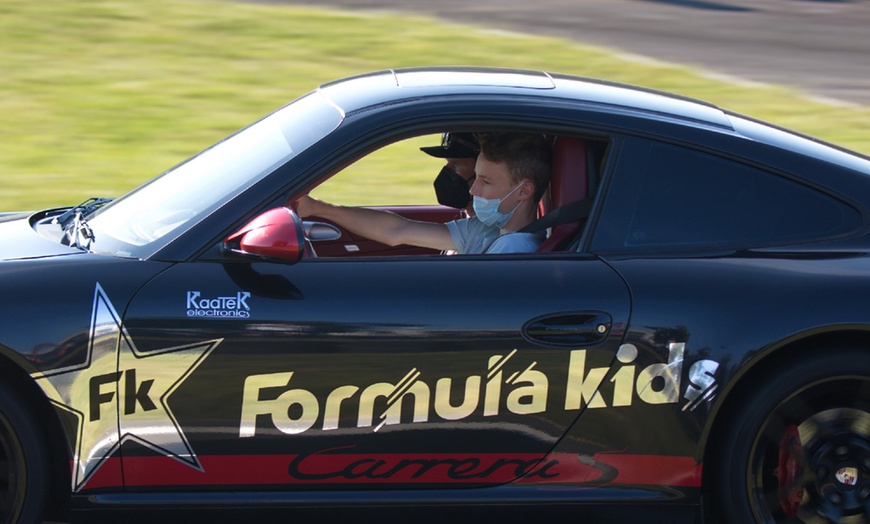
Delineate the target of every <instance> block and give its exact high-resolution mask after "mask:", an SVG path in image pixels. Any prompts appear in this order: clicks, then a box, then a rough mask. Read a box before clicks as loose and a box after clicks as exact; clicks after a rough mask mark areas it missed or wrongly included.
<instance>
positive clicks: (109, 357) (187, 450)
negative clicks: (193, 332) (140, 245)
mask: <svg viewBox="0 0 870 524" xmlns="http://www.w3.org/2000/svg"><path fill="white" fill-rule="evenodd" d="M221 340H222V339H217V340H210V341H206V342H199V343H196V344H189V345H184V346H177V347H171V348H165V349H159V350H156V351H149V352H147V353H141V352H139V350H137V349H136V345H135V344H134V343H133V340H132V339H131V338H130V336H129V334H128V333H127V331H126V330H125V329H124V327H123V325H122V324H121V317H120V316H119V315H118V313H117V311H115V308H114V306H112V303H111V301H110V300H109V298H108V297H107V296H106V293H105V292H104V291H103V288H102V287H101V286H100V284H99V283H98V284H97V285H96V288H95V290H94V303H93V310H92V313H91V327H90V338H89V340H88V357H87V360H86V361H85V362H84V363H83V364H78V365H75V366H69V367H66V368H62V369H57V370H52V371H48V372H45V373H35V374H34V375H33V378H34V379H36V382H37V383H38V384H39V385H40V387H42V389H43V391H45V393H46V395H47V396H48V398H49V399H50V400H51V402H52V403H53V404H54V405H55V406H57V407H58V408H60V409H63V410H65V411H68V412H70V413H72V414H73V415H75V417H76V418H77V419H78V431H77V436H76V444H75V446H76V447H75V450H74V456H73V462H74V464H73V466H74V467H73V473H72V487H73V491H79V490H80V489H81V488H82V486H84V484H85V483H86V482H87V481H88V479H89V478H91V476H92V475H93V474H94V472H95V471H97V469H99V467H100V466H101V465H102V464H103V463H104V462H105V460H106V459H108V458H109V457H110V456H111V455H112V454H113V453H114V452H115V451H117V450H118V448H119V447H120V446H121V444H122V443H123V442H124V441H126V440H135V441H137V442H139V443H140V444H143V445H145V446H147V447H149V448H151V449H153V450H155V451H157V452H159V453H162V454H164V455H166V456H169V457H172V458H174V459H176V460H178V461H180V462H182V463H184V464H187V465H189V466H191V467H194V468H197V469H201V468H200V464H199V461H198V460H197V458H196V454H195V453H194V452H193V450H192V449H191V447H190V443H189V442H188V441H187V437H185V436H184V431H183V430H182V429H181V426H180V425H179V424H178V421H177V420H176V419H175V416H174V415H173V414H172V410H171V409H170V408H169V404H168V399H169V396H170V395H172V392H173V391H175V390H176V389H177V388H178V386H180V385H181V383H182V382H184V380H185V379H186V378H187V377H188V376H190V374H191V373H192V372H193V371H194V370H195V369H196V368H197V366H199V365H200V364H201V363H202V362H203V360H205V358H206V357H207V356H208V354H209V353H210V352H211V351H212V350H213V349H214V348H215V347H216V346H217V345H218V344H220V342H221Z"/></svg>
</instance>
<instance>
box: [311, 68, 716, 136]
mask: <svg viewBox="0 0 870 524" xmlns="http://www.w3.org/2000/svg"><path fill="white" fill-rule="evenodd" d="M319 91H320V92H321V94H323V95H324V96H325V97H326V98H328V99H329V100H330V101H331V102H332V103H333V104H335V105H336V106H338V107H339V108H341V109H342V110H343V111H344V112H345V113H346V114H351V113H354V112H357V111H362V110H365V109H368V108H371V107H376V106H380V105H385V104H391V103H396V102H400V101H403V100H411V99H421V98H427V97H439V96H450V95H454V96H475V95H479V96H499V95H502V96H531V97H537V98H541V97H544V98H553V99H566V100H572V101H574V102H577V103H588V104H589V105H590V106H595V107H598V108H610V109H612V110H621V111H629V112H632V113H647V114H654V115H656V117H657V118H663V117H664V118H668V117H669V118H673V119H678V120H688V121H692V122H700V123H704V124H707V125H710V126H714V127H719V128H723V129H728V130H732V129H733V128H732V126H731V122H730V120H729V119H728V117H727V116H726V114H725V112H724V111H722V110H721V109H719V108H718V107H716V106H714V105H712V104H709V103H707V102H703V101H700V100H694V99H691V98H687V97H681V96H678V95H674V94H671V93H666V92H662V91H655V90H652V89H647V88H642V87H637V86H630V85H626V84H619V83H615V82H606V81H602V80H597V79H592V78H583V77H578V76H571V75H566V74H553V73H548V72H544V71H530V70H522V69H503V68H489V67H429V68H407V69H391V70H384V71H376V72H372V73H367V74H364V75H358V76H352V77H348V78H344V79H340V80H336V81H333V82H329V83H326V84H324V85H322V86H321V87H320V88H319Z"/></svg>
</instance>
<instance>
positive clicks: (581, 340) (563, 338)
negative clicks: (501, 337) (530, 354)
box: [523, 311, 613, 346]
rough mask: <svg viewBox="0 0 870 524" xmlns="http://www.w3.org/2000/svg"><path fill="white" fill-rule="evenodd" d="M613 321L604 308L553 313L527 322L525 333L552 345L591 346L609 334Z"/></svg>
mask: <svg viewBox="0 0 870 524" xmlns="http://www.w3.org/2000/svg"><path fill="white" fill-rule="evenodd" d="M612 323H613V319H612V318H611V317H610V315H609V314H607V313H604V312H603V311H569V312H562V313H551V314H549V315H544V316H541V317H537V318H533V319H532V320H529V321H528V322H526V324H525V325H524V326H523V336H524V337H525V338H526V340H529V341H531V342H535V343H542V344H547V345H551V346H552V345H555V346H590V345H595V344H598V343H600V342H602V341H604V339H606V338H607V334H608V333H610V327H611V325H612Z"/></svg>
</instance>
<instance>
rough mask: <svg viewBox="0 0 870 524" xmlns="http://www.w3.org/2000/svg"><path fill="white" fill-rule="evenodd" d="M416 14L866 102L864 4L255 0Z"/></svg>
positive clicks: (869, 45)
mask: <svg viewBox="0 0 870 524" xmlns="http://www.w3.org/2000/svg"><path fill="white" fill-rule="evenodd" d="M259 1H265V2H286V3H296V4H309V5H317V6H335V7H345V8H348V9H365V10H391V11H405V12H411V13H424V14H429V15H433V16H437V17H440V18H443V19H445V20H450V21H460V22H465V23H473V24H477V25H488V26H493V27H497V28H502V29H506V30H513V31H521V32H525V33H536V34H544V35H548V36H558V37H565V38H571V39H575V40H578V41H581V42H586V43H590V44H594V45H601V46H606V47H610V48H615V49H619V50H621V51H623V52H626V53H631V54H637V55H643V56H647V57H650V58H655V59H658V60H663V61H668V62H674V63H681V64H688V65H692V66H695V67H700V68H703V69H705V70H708V71H711V72H715V73H720V74H725V75H729V76H733V77H738V78H741V79H745V80H750V81H754V82H762V83H771V84H782V85H787V86H792V87H795V88H797V89H800V90H802V91H805V92H807V93H808V94H811V95H813V96H817V97H820V98H828V99H832V100H837V101H841V102H843V103H851V104H863V105H870V0H437V1H436V0H259Z"/></svg>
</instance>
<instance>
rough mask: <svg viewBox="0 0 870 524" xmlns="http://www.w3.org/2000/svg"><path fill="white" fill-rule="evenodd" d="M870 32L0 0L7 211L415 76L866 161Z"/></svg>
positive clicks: (683, 2) (649, 5)
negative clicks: (439, 68) (668, 96)
mask: <svg viewBox="0 0 870 524" xmlns="http://www.w3.org/2000/svg"><path fill="white" fill-rule="evenodd" d="M868 27H870V1H868V0H851V1H850V0H734V1H729V0H535V1H529V0H522V1H518V0H478V1H475V2H462V1H459V0H441V1H439V2H437V3H436V2H432V1H431V0H428V1H424V0H385V1H377V0H368V1H364V0H317V1H309V2H305V1H286V0H260V1H250V0H246V1H242V0H239V1H234V0H149V1H148V2H141V1H138V0H112V1H106V0H77V1H76V2H68V1H66V0H40V1H39V2H32V1H31V0H0V51H2V53H0V209H2V210H25V209H37V208H45V207H52V206H61V205H71V204H76V203H78V202H80V201H82V200H84V199H86V198H88V197H92V196H109V197H111V196H120V195H121V194H123V193H125V192H126V191H129V190H130V189H132V188H134V187H135V186H137V185H139V184H141V183H142V182H144V181H146V180H148V179H150V178H152V177H154V176H155V175H157V174H159V173H161V172H162V171H164V170H166V169H168V168H170V167H172V166H173V165H175V164H177V163H178V162H181V161H183V160H184V159H186V158H187V157H189V156H191V155H193V154H195V153H196V152H198V151H200V150H202V149H204V148H206V147H208V146H209V145H211V144H212V143H214V142H216V141H218V140H220V139H222V138H224V137H225V136H227V135H228V134H230V133H232V132H234V131H236V130H238V129H240V128H242V127H244V126H245V125H247V124H248V123H250V122H252V121H254V120H256V119H259V118H260V117H262V116H264V115H265V114H267V113H269V112H271V111H272V110H274V109H276V108H278V107H280V106H282V105H284V104H286V103H287V102H289V101H291V100H293V99H294V98H296V97H298V96H300V95H302V94H304V93H306V92H308V91H310V90H312V89H314V88H315V87H317V85H319V84H321V83H323V82H326V81H329V80H332V79H335V78H339V77H343V76H348V75H353V74H357V73H363V72H367V71H372V70H378V69H386V68H394V67H408V66H419V65H487V66H498V67H518V68H530V69H543V70H547V71H554V72H561V73H569V74H575V75H582V76H591V77H597V78H602V79H606V80H610V81H617V82H626V83H630V84H636V85H641V86H646V87H652V88H656V89H663V90H667V91H671V92H674V93H678V94H681V95H685V96H691V97H695V98H700V99H703V100H706V101H709V102H712V103H715V104H717V105H719V106H721V107H723V108H727V109H730V110H734V111H738V112H741V113H745V114H749V115H751V116H754V117H757V118H761V119H764V120H768V121H771V122H773V123H775V124H778V125H781V126H784V127H788V128H792V129H795V130H797V131H800V132H802V133H806V134H810V135H813V136H816V137H819V138H820V139H823V140H826V141H831V142H834V143H837V144H839V145H842V146H844V147H847V148H851V149H854V150H856V151H859V152H862V153H864V154H868V153H870V89H868V87H870V52H868V51H870V38H867V36H870V35H868V34H867V33H868V31H870V30H868V29H867V28H868ZM422 156H423V155H422V154H420V153H419V152H417V156H416V157H415V158H414V159H413V161H414V162H418V163H421V162H423V158H421V157H422ZM375 169H376V170H378V171H380V172H384V173H399V174H400V173H402V170H403V167H402V165H401V164H400V163H399V161H398V160H396V161H395V162H394V161H393V159H391V158H386V159H384V161H383V163H379V164H378V165H377V167H376V168H375ZM421 169H425V170H426V173H429V174H431V178H434V175H435V174H436V173H437V170H438V169H440V163H439V162H438V161H437V160H436V161H434V163H430V164H425V165H424V166H423V167H422V168H421ZM430 172H431V173H430ZM382 187H383V186H380V187H378V185H377V184H373V192H374V191H377V192H378V193H380V192H381V191H380V189H381V188H382ZM418 190H419V192H420V194H421V198H423V195H424V194H425V198H429V199H432V190H431V186H425V187H420V188H419V189H418ZM373 198H374V196H373V195H368V196H367V195H365V194H363V195H361V196H360V201H359V202H357V203H378V202H375V201H372V199H373Z"/></svg>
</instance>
